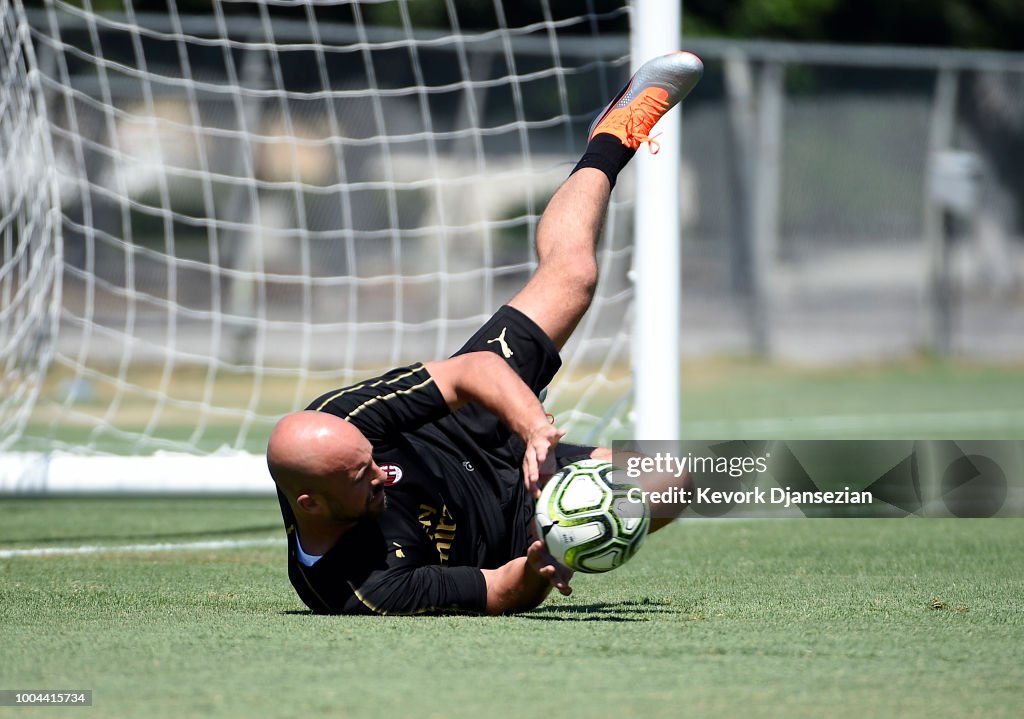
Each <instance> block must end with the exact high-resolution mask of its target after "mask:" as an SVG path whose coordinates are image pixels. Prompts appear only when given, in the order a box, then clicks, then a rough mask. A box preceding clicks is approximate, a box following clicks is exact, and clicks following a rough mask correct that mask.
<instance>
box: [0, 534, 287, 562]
mask: <svg viewBox="0 0 1024 719" xmlns="http://www.w3.org/2000/svg"><path fill="white" fill-rule="evenodd" d="M284 545H285V540H284V538H283V537H264V538H263V539H222V540H210V541H206V542H180V543H173V542H164V543H161V544H114V545H98V544H96V545H85V546H81V547H26V548H25V549H0V559H12V558H14V557H57V556H68V555H73V554H142V553H145V552H178V551H189V550H197V549H241V548H245V547H275V546H282V547H283V546H284Z"/></svg>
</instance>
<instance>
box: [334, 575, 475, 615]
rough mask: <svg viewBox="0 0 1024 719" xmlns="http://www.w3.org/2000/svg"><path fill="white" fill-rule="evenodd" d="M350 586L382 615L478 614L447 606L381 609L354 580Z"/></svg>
mask: <svg viewBox="0 0 1024 719" xmlns="http://www.w3.org/2000/svg"><path fill="white" fill-rule="evenodd" d="M348 586H349V588H351V589H352V594H354V595H355V597H356V599H358V600H359V601H360V602H362V603H363V606H364V607H366V608H367V609H369V610H370V611H371V612H373V613H374V614H380V615H381V616H385V617H388V616H391V617H411V616H414V615H417V614H430V613H431V612H444V613H445V614H478V612H474V611H471V610H469V609H447V608H445V607H423V608H421V609H413V610H412V611H408V612H402V611H394V612H393V611H390V610H388V609H381V608H380V607H378V606H377V605H376V604H374V603H373V602H371V601H370V600H369V599H367V598H366V597H364V596H363V595H362V592H360V591H359V590H358V589H356V585H355V584H353V583H352V582H348Z"/></svg>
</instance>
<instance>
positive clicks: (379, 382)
mask: <svg viewBox="0 0 1024 719" xmlns="http://www.w3.org/2000/svg"><path fill="white" fill-rule="evenodd" d="M422 369H424V367H423V363H422V362H420V363H417V364H416V366H415V367H413V368H412V369H411V370H409V371H408V372H406V373H405V374H400V375H398V376H397V377H392V378H391V379H389V380H387V381H385V380H383V379H379V380H377V381H376V382H373V383H370V384H366V383H363V384H357V385H353V386H351V387H346V388H345V389H342V390H339V391H338V392H336V393H334V394H332V395H331V396H330V397H328V398H327V399H325V400H324V401H323V402H321V403H320V406H319V407H317V408H316V411H317V412H320V411H322V410H323V408H324V407H326V406H327V405H329V404H330V403H331V402H333V401H334V400H336V399H338V397H341V396H342V395H343V394H348V393H349V392H355V391H356V390H360V389H363V388H364V387H378V386H380V385H382V384H392V383H394V382H397V381H399V380H402V379H405V378H406V377H409V376H411V375H414V374H417V373H418V372H419V371H420V370H422ZM431 379H433V378H431ZM422 386H423V385H418V387H422ZM412 389H416V387H413V388H412Z"/></svg>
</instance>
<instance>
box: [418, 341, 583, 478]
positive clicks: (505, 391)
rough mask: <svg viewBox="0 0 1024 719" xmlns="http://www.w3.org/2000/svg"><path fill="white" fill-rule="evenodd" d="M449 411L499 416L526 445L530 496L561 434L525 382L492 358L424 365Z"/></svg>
mask: <svg viewBox="0 0 1024 719" xmlns="http://www.w3.org/2000/svg"><path fill="white" fill-rule="evenodd" d="M424 366H425V367H426V369H427V371H428V372H429V373H430V376H431V377H433V378H434V383H435V384H436V385H437V388H438V389H439V390H440V391H441V395H442V396H443V397H444V400H445V402H446V403H447V404H448V406H449V407H451V409H452V411H455V410H457V409H458V408H459V407H461V406H463V405H464V404H466V403H467V402H475V403H476V404H479V405H481V406H482V407H484V408H485V409H486V410H488V411H489V412H491V413H493V414H494V415H495V416H497V417H498V418H499V419H500V420H501V421H502V422H504V424H505V425H506V426H507V427H508V428H509V429H510V430H512V431H513V432H514V433H515V434H516V435H518V436H519V438H520V439H522V440H523V444H525V445H526V454H525V456H524V457H523V478H524V481H525V482H526V486H527V488H529V489H530V491H531V492H533V493H534V495H536V494H538V493H539V489H538V488H537V482H538V479H539V477H540V467H541V465H542V464H543V463H544V460H545V459H546V458H547V456H548V453H549V452H550V451H551V449H552V448H553V447H554V446H555V445H556V444H558V441H559V440H560V439H561V438H562V436H563V435H564V434H565V431H564V430H561V429H559V428H557V427H555V426H554V425H553V424H552V423H551V422H550V421H549V420H548V417H547V415H546V414H545V413H544V408H543V407H542V406H541V404H540V401H539V400H538V399H537V398H536V397H535V396H534V394H533V391H532V390H531V389H530V388H529V387H528V386H527V385H526V383H525V382H523V380H522V379H521V378H520V377H519V375H517V374H516V373H515V371H514V370H513V369H512V368H511V367H509V366H508V364H507V363H506V362H505V361H504V360H503V359H501V358H500V357H498V355H496V354H494V353H492V352H470V353H468V354H464V355H458V356H456V357H451V358H450V359H446V360H441V361H438V362H428V363H427V364H426V365H424Z"/></svg>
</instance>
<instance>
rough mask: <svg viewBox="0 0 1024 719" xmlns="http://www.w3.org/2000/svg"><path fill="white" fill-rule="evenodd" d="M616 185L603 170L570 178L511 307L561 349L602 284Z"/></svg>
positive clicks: (547, 216) (544, 219) (544, 222)
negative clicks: (604, 240)
mask: <svg viewBox="0 0 1024 719" xmlns="http://www.w3.org/2000/svg"><path fill="white" fill-rule="evenodd" d="M610 194H611V183H610V182H609V180H608V177H607V176H606V175H605V174H604V173H603V172H601V171H600V170H595V169H593V168H584V169H581V170H580V171H578V172H576V173H574V174H572V175H570V176H569V179H567V180H566V181H565V182H564V183H563V184H562V186H561V187H560V188H558V191H557V192H555V194H554V196H553V197H552V198H551V201H550V202H549V203H548V206H547V208H546V209H545V210H544V214H543V215H542V216H541V218H540V224H539V225H538V227H537V257H538V260H539V264H538V266H537V271H536V272H535V273H534V275H533V277H531V278H530V281H529V282H527V283H526V286H525V287H524V288H523V289H522V290H520V292H519V294H517V295H516V296H515V297H513V298H512V300H511V301H509V305H511V306H512V307H515V308H516V309H517V310H519V311H520V312H522V313H523V314H525V315H526V316H527V317H529V318H530V319H532V320H533V321H534V322H536V323H537V325H538V326H539V327H540V328H541V329H542V330H544V333H545V334H546V335H547V336H548V337H550V338H551V340H552V342H554V343H555V346H556V347H557V348H558V349H561V348H562V346H563V345H564V344H565V342H566V340H568V339H569V336H570V335H571V334H572V332H573V330H574V329H576V325H577V324H578V323H579V321H580V318H582V317H583V313H584V312H586V311H587V308H588V307H589V306H590V300H591V299H592V298H593V296H594V288H595V287H596V285H597V256H596V247H597V240H598V237H599V236H600V234H601V228H602V227H603V226H604V218H605V213H606V212H607V209H608V197H609V195H610Z"/></svg>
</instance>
